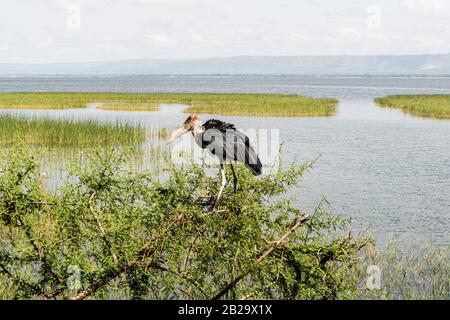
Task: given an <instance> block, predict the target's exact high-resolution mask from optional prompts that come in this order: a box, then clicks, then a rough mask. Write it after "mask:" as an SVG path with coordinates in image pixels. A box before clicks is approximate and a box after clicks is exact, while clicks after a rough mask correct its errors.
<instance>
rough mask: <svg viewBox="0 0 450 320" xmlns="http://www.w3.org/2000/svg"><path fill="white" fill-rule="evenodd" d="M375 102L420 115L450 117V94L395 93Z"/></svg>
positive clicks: (439, 117)
mask: <svg viewBox="0 0 450 320" xmlns="http://www.w3.org/2000/svg"><path fill="white" fill-rule="evenodd" d="M375 102H376V103H377V104H378V105H380V106H382V107H388V108H397V109H401V110H402V111H404V112H406V113H409V114H412V115H415V116H420V117H427V118H437V119H450V95H395V96H387V97H384V98H377V99H375Z"/></svg>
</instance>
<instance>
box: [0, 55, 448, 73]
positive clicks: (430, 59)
mask: <svg viewBox="0 0 450 320" xmlns="http://www.w3.org/2000/svg"><path fill="white" fill-rule="evenodd" d="M55 74H59V75H124V74H286V75H289V74H298V75H343V74H346V75H348V74H351V75H418V74H421V75H443V74H445V75H449V74H450V54H434V55H404V56H280V57H278V56H273V57H251V56H248V57H247V56H245V57H230V58H209V59H180V60H161V59H160V60H123V61H106V62H89V63H49V64H1V63H0V75H55Z"/></svg>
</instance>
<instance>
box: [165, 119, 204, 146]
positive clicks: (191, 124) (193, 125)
mask: <svg viewBox="0 0 450 320" xmlns="http://www.w3.org/2000/svg"><path fill="white" fill-rule="evenodd" d="M199 125H200V118H199V117H198V115H196V114H191V115H190V116H189V117H188V118H187V119H186V121H184V122H183V123H182V124H181V125H180V126H179V127H178V129H177V130H175V131H174V132H172V135H171V136H170V139H169V140H168V141H167V142H166V144H169V143H172V142H174V141H175V140H176V139H177V138H178V137H181V136H182V135H183V134H185V133H187V132H189V131H193V132H194V133H195V131H196V129H197V128H198V127H199Z"/></svg>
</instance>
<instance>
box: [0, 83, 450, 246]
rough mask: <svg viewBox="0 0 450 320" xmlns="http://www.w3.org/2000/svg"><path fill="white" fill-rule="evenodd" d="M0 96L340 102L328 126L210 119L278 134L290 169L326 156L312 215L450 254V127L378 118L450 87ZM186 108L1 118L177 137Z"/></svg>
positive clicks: (302, 192)
mask: <svg viewBox="0 0 450 320" xmlns="http://www.w3.org/2000/svg"><path fill="white" fill-rule="evenodd" d="M0 91H120V92H249V93H283V94H301V95H308V96H314V97H336V98H338V99H340V101H341V102H340V105H339V110H338V113H337V115H336V116H334V117H329V118H271V117H267V118H262V117H261V118H255V117H230V116H217V115H216V116H214V115H202V119H204V120H206V119H209V118H210V117H216V118H220V119H222V120H225V121H228V122H231V123H234V124H235V125H236V126H237V127H239V128H242V129H248V128H253V129H278V130H279V131H280V138H281V140H282V141H284V148H283V160H284V161H285V162H286V161H288V162H290V161H292V160H293V159H299V160H308V159H312V158H315V157H317V156H318V155H321V157H320V161H319V163H318V164H317V165H316V168H315V169H314V170H313V171H312V172H310V173H308V174H307V175H306V177H305V179H304V180H303V182H302V185H303V187H302V188H300V189H299V190H297V191H296V196H297V197H298V205H299V206H301V207H302V208H304V209H305V210H308V211H311V210H312V208H314V206H315V205H316V204H317V203H318V201H319V200H320V199H321V197H322V196H325V197H326V198H327V199H328V201H329V202H330V210H331V211H332V212H334V213H339V214H343V215H347V216H350V217H352V218H354V221H355V225H356V226H359V225H364V226H365V227H367V228H368V229H369V230H370V231H371V232H372V233H373V234H374V235H375V236H376V237H377V239H378V240H379V241H380V242H381V243H384V242H385V241H386V240H387V239H388V238H389V237H390V236H392V235H393V234H398V235H400V236H401V237H403V238H406V239H409V238H410V239H414V240H425V241H427V242H431V243H432V244H433V245H436V246H447V245H449V244H450V235H449V230H450V121H445V120H433V119H422V118H417V117H412V116H409V115H406V114H404V113H402V112H401V111H398V110H393V109H384V108H379V107H377V106H376V105H374V103H373V98H375V97H380V96H385V95H388V94H425V93H446V94H450V78H446V77H442V78H420V77H411V78H399V77H300V76H298V77H296V76H129V77H109V78H107V77H98V78H96V77H84V78H81V77H78V78H76V77H72V78H63V77H58V78H0ZM182 110H183V106H170V107H164V108H162V110H161V111H159V112H111V111H101V110H96V109H77V110H63V111H47V110H1V111H0V112H2V113H14V114H22V115H27V116H30V115H32V116H45V117H55V118H89V119H98V120H99V121H135V122H138V123H141V124H144V125H146V126H149V127H166V126H170V127H174V126H176V125H178V124H179V123H181V121H183V120H184V119H185V118H186V115H185V114H183V113H182Z"/></svg>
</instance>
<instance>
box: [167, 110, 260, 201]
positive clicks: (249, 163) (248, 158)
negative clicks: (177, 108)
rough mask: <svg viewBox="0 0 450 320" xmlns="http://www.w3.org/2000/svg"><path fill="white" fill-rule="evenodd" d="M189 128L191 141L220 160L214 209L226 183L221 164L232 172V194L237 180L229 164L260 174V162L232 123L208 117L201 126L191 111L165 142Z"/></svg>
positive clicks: (245, 137) (171, 140)
mask: <svg viewBox="0 0 450 320" xmlns="http://www.w3.org/2000/svg"><path fill="white" fill-rule="evenodd" d="M189 131H190V132H192V136H193V137H194V140H195V142H196V143H197V144H198V145H199V146H200V147H201V148H202V149H207V150H209V151H210V152H211V153H212V154H214V155H215V156H216V157H217V158H218V159H219V161H220V174H221V175H222V184H221V186H220V190H219V194H218V195H217V199H216V201H215V203H214V208H216V207H217V204H218V202H219V199H220V197H221V195H222V192H223V189H224V188H225V186H226V184H227V180H226V176H225V166H224V164H225V163H226V162H227V160H228V161H229V163H230V166H231V171H232V173H233V179H234V181H233V182H234V193H236V191H237V182H238V179H237V177H236V173H235V171H234V167H233V162H234V161H238V162H242V163H243V164H245V166H246V167H247V168H248V169H250V171H251V172H252V173H253V174H254V175H255V176H258V175H260V174H261V173H262V164H261V161H260V160H259V157H258V155H257V154H256V152H255V150H254V149H253V148H252V146H251V145H250V140H249V138H248V137H247V136H246V135H245V134H243V133H242V132H239V131H238V130H237V129H236V128H235V126H234V125H233V124H230V123H226V122H223V121H220V120H215V119H211V120H208V121H206V122H205V123H204V124H203V125H202V124H201V122H200V118H199V117H198V116H197V115H196V114H191V115H190V116H189V117H188V118H187V119H186V121H185V122H184V123H182V124H181V125H180V127H179V128H178V129H177V130H175V131H174V132H173V133H172V136H171V137H170V139H169V140H168V141H167V144H170V143H172V142H173V141H174V140H175V139H177V138H178V137H180V136H182V135H183V134H185V133H188V132H189Z"/></svg>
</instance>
